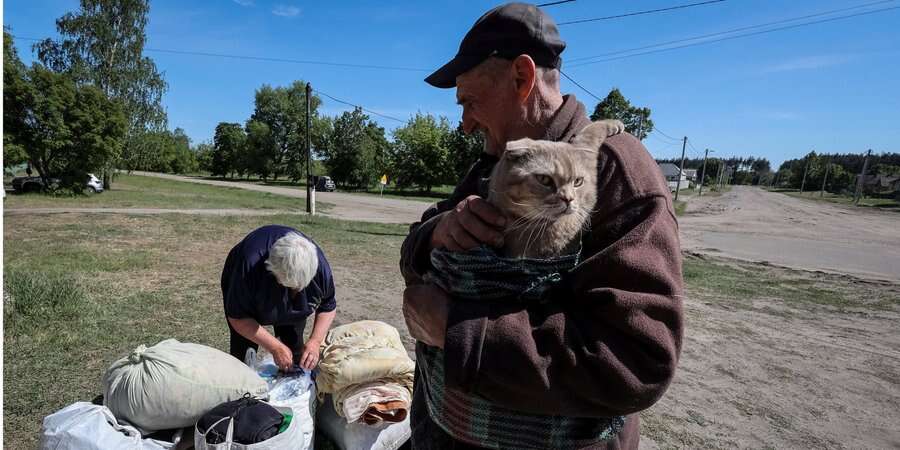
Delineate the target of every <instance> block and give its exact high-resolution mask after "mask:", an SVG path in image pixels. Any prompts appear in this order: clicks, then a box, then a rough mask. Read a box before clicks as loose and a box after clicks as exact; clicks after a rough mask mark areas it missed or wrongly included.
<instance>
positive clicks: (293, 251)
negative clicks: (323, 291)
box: [266, 233, 319, 290]
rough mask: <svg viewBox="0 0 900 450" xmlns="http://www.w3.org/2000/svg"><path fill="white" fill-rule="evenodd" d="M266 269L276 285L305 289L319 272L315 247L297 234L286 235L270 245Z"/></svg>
mask: <svg viewBox="0 0 900 450" xmlns="http://www.w3.org/2000/svg"><path fill="white" fill-rule="evenodd" d="M266 268H267V269H269V272H272V275H275V278H276V279H277V280H278V284H280V285H282V286H284V287H288V288H291V289H297V290H300V289H305V288H306V286H308V285H309V282H310V281H312V279H313V277H314V276H316V271H317V270H319V255H318V254H317V253H316V245H315V244H313V243H312V242H310V240H309V239H306V238H305V237H303V236H301V235H299V234H297V233H288V234H286V235H284V236H282V237H281V238H279V239H278V240H277V241H275V243H274V244H272V248H270V249H269V258H268V259H266Z"/></svg>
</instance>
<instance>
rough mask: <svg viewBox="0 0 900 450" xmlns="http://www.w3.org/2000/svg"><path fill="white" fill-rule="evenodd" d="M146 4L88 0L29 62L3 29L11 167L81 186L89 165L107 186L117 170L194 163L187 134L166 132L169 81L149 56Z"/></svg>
mask: <svg viewBox="0 0 900 450" xmlns="http://www.w3.org/2000/svg"><path fill="white" fill-rule="evenodd" d="M149 11H150V4H149V1H148V0H81V2H80V4H79V9H78V10H77V11H74V12H70V13H67V14H65V15H63V16H62V17H60V18H59V19H57V21H56V29H57V31H58V32H59V34H60V39H58V40H52V39H46V40H44V41H41V42H39V43H38V44H36V45H35V46H34V50H36V51H37V57H38V61H36V62H34V63H33V64H32V65H31V66H30V67H26V66H25V65H24V64H23V63H22V61H21V60H20V59H19V56H18V54H17V53H16V50H15V46H14V45H13V37H12V35H11V34H10V33H9V32H8V31H7V30H4V33H3V60H4V85H3V100H4V117H3V120H4V134H3V141H4V155H3V156H4V164H6V165H7V166H12V165H16V164H20V163H23V162H28V163H29V164H31V165H32V166H33V167H34V168H35V169H36V170H37V172H38V174H39V175H40V176H41V177H43V178H44V179H45V181H47V178H51V177H52V178H60V179H61V180H62V181H63V184H64V185H68V186H70V187H72V188H73V189H75V190H79V189H81V188H82V187H83V183H84V180H85V177H86V174H87V173H89V172H93V173H97V174H99V175H101V177H102V178H103V180H104V184H106V187H107V188H108V187H109V184H110V181H111V176H112V174H113V172H114V169H115V168H117V167H122V166H128V165H137V164H146V165H147V166H148V167H155V168H159V169H160V170H173V168H174V169H181V168H182V167H184V166H186V165H187V164H189V162H190V161H191V159H192V154H189V153H188V152H185V151H184V150H185V145H184V144H185V140H184V138H186V136H184V133H183V132H178V131H177V130H176V132H174V133H170V132H167V131H166V114H165V111H164V109H163V108H162V95H163V93H165V91H166V88H167V86H166V83H165V81H164V80H163V77H162V75H161V74H160V73H159V71H158V70H157V68H156V65H155V64H154V62H153V61H152V60H151V59H150V58H147V57H145V56H144V55H143V51H144V41H145V32H144V28H145V27H146V25H147V16H148V13H149ZM138 161H140V162H138ZM46 184H47V183H45V185H46Z"/></svg>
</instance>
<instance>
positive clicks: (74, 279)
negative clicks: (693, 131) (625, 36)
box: [3, 176, 900, 449]
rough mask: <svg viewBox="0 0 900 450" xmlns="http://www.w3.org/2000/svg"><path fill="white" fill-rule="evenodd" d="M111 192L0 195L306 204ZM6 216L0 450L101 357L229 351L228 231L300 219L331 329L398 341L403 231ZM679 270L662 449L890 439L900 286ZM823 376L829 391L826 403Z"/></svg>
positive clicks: (163, 188)
mask: <svg viewBox="0 0 900 450" xmlns="http://www.w3.org/2000/svg"><path fill="white" fill-rule="evenodd" d="M115 187H116V190H114V191H110V192H106V193H103V194H100V195H97V196H92V197H77V198H67V197H47V196H41V195H27V196H7V198H6V200H5V206H6V207H7V208H11V207H22V208H27V207H29V206H32V205H33V206H38V205H39V206H61V205H62V206H73V207H74V206H78V207H85V206H88V207H113V206H114V207H139V208H148V207H161V208H200V207H203V208H259V209H291V210H297V209H300V208H301V207H302V205H300V204H297V205H295V206H294V207H293V208H292V207H291V205H292V204H294V203H298V202H297V201H296V200H295V199H289V198H283V197H279V196H275V195H267V194H262V193H256V192H250V191H244V190H239V189H231V188H221V187H215V186H204V185H196V184H191V183H179V182H172V181H168V180H162V179H155V178H148V177H139V176H122V177H121V178H120V179H119V180H118V182H117V183H116V185H115ZM685 200H688V201H689V200H690V199H689V198H686V199H685ZM91 202H94V203H91ZM4 220H5V226H4V230H3V232H4V236H3V239H4V246H5V249H6V250H5V252H4V255H3V258H4V299H3V302H4V312H3V313H4V322H5V327H4V369H3V370H4V373H3V378H4V381H5V383H4V388H3V389H4V403H5V410H4V425H3V426H4V437H5V442H6V448H15V449H27V448H34V447H35V446H36V444H37V439H38V433H39V429H40V423H41V419H42V418H43V417H44V416H46V415H48V414H50V413H52V412H54V411H56V410H58V409H60V408H62V407H64V406H65V405H68V404H70V403H72V402H75V401H79V400H90V399H92V398H94V397H95V396H96V395H98V394H99V393H100V392H101V386H100V380H101V377H102V375H103V373H104V371H105V369H106V368H107V367H108V366H109V364H110V363H112V362H113V361H115V360H116V359H118V358H120V357H121V356H123V355H125V354H127V353H128V352H130V351H131V350H132V349H133V348H134V347H136V346H138V345H139V344H147V345H152V344H155V343H157V342H159V341H161V340H163V339H167V338H176V339H179V340H182V341H188V342H196V343H201V344H206V345H210V346H213V347H216V348H219V349H223V350H225V349H227V339H228V333H227V328H226V326H225V324H224V318H223V313H222V307H221V293H220V292H219V277H220V271H221V267H222V264H223V262H224V259H225V256H226V255H227V252H228V251H229V250H230V248H231V246H232V245H234V243H236V242H237V241H238V240H240V239H241V238H242V237H243V236H244V235H245V234H246V233H247V232H249V231H250V230H252V229H253V228H255V227H258V226H261V225H264V224H268V223H282V224H286V225H290V226H294V227H297V228H299V229H301V230H302V231H304V232H305V233H307V234H309V235H310V236H312V237H313V238H314V239H315V240H316V241H317V242H318V243H319V244H320V245H321V246H322V247H323V249H324V250H325V252H326V255H327V256H328V258H329V261H330V263H331V265H332V269H333V271H334V274H335V280H336V283H337V297H338V316H337V323H338V324H340V323H347V322H353V321H357V320H362V319H374V320H382V321H385V322H387V323H389V324H391V325H393V326H395V327H397V328H398V329H399V330H400V333H401V336H402V338H403V340H404V343H405V344H406V345H407V346H408V348H410V349H411V348H412V343H413V341H412V340H411V338H410V337H409V335H408V333H407V332H406V328H405V325H404V322H403V318H402V313H401V293H402V289H403V282H402V279H401V277H400V274H399V270H398V268H397V261H398V257H399V252H400V245H401V243H402V241H403V238H404V237H405V236H406V233H407V228H406V226H404V225H382V224H368V223H360V222H347V221H339V220H333V219H328V218H322V217H315V218H310V217H307V216H304V215H297V214H285V215H276V216H265V217H254V216H240V217H234V216H224V217H219V216H194V215H179V214H163V215H153V216H138V215H127V214H109V215H106V214H105V215H97V214H66V215H15V216H7V217H5V218H4ZM684 280H685V284H686V290H687V292H686V294H687V295H686V299H685V314H686V320H687V332H686V335H685V344H684V345H685V347H684V351H683V354H682V360H681V364H680V369H679V372H678V374H677V375H676V380H675V382H674V383H673V386H672V387H671V388H670V391H669V393H668V394H667V395H666V396H665V397H664V398H663V400H662V402H661V403H660V404H658V405H657V406H655V407H653V408H651V409H650V410H648V411H645V412H644V413H642V420H643V423H644V424H643V428H642V434H643V435H644V436H645V437H646V438H647V439H648V440H652V441H654V442H655V443H656V444H657V445H659V446H660V447H662V448H675V447H688V448H699V447H703V448H708V447H756V448H759V447H767V446H769V447H776V448H778V447H798V446H799V447H839V446H840V444H841V442H842V440H841V438H840V437H839V436H838V435H839V433H840V432H841V431H840V430H842V429H846V428H849V429H853V430H856V429H862V430H863V431H860V432H858V433H855V435H856V436H862V437H864V438H867V439H874V440H873V441H864V442H863V443H862V444H860V445H857V446H863V447H865V446H872V445H865V444H866V442H869V443H871V442H874V443H875V444H874V445H875V446H876V447H877V446H878V445H879V444H880V443H884V442H889V441H888V440H885V439H889V438H884V437H883V433H882V434H879V432H878V430H877V429H876V430H874V431H873V430H872V429H868V428H860V427H866V426H867V424H869V423H873V420H874V419H873V418H876V417H877V418H880V419H878V420H882V421H887V422H891V421H892V420H893V419H898V420H900V418H898V417H896V416H897V415H898V413H897V412H898V411H900V381H898V380H900V363H897V361H896V360H894V359H891V358H890V357H886V356H885V355H888V356H889V355H890V351H891V350H890V349H892V348H898V347H900V338H898V336H897V335H896V333H892V332H889V331H886V330H890V329H893V327H895V324H896V322H897V320H900V314H898V306H900V286H898V285H896V284H878V283H870V282H864V281H860V280H857V279H853V278H850V277H844V276H841V275H828V274H820V273H811V272H802V271H793V270H788V269H782V268H778V267H773V266H767V265H760V264H746V263H737V262H730V261H726V260H713V259H706V258H702V257H695V256H687V257H686V259H685V262H684ZM307 331H309V330H307ZM796 349H802V353H798V351H797V350H796ZM800 355H802V356H800ZM834 378H836V379H840V380H843V381H842V382H841V383H842V384H841V386H842V389H841V390H840V391H838V392H831V393H830V394H829V395H828V396H827V397H823V392H830V391H829V390H830V388H831V386H832V379H834ZM891 393H898V394H897V395H894V394H891ZM784 398H790V399H791V401H790V402H787V403H785V402H783V401H782V399H784ZM860 408H862V410H860ZM809 411H812V412H809ZM810 414H812V415H810ZM836 436H837V437H836Z"/></svg>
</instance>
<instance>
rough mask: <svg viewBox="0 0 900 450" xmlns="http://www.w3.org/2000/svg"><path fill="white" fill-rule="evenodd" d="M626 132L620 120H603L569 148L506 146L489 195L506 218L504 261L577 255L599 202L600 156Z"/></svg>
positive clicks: (565, 145) (567, 145)
mask: <svg viewBox="0 0 900 450" xmlns="http://www.w3.org/2000/svg"><path fill="white" fill-rule="evenodd" d="M624 130H625V125H624V124H622V122H620V121H618V120H602V121H599V122H594V123H592V124H590V125H588V126H587V127H585V128H584V129H583V130H581V132H579V133H578V135H577V136H576V137H575V140H574V141H573V142H572V143H568V142H552V141H536V140H532V139H520V140H517V141H512V142H509V143H508V144H507V145H506V150H505V152H504V153H503V155H502V156H501V158H500V161H498V162H497V164H496V166H494V169H493V171H492V172H491V177H490V182H489V190H490V193H489V195H488V201H489V202H491V203H492V204H493V205H494V206H496V207H497V208H499V209H500V211H501V212H502V213H503V214H504V215H505V216H506V218H507V226H506V229H505V230H504V245H503V248H502V250H501V251H502V254H503V255H504V256H509V257H517V258H550V257H554V256H560V255H564V254H569V253H572V252H574V251H577V250H578V246H579V242H580V235H581V231H582V230H583V229H585V227H587V225H588V222H589V220H590V215H591V212H592V211H593V209H594V204H595V203H596V201H597V153H598V150H599V149H600V146H601V145H602V144H603V141H604V140H606V138H607V137H609V136H613V135H616V134H619V133H621V132H622V131H624ZM567 201H568V204H567Z"/></svg>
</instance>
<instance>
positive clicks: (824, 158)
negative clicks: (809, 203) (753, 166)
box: [775, 152, 900, 195]
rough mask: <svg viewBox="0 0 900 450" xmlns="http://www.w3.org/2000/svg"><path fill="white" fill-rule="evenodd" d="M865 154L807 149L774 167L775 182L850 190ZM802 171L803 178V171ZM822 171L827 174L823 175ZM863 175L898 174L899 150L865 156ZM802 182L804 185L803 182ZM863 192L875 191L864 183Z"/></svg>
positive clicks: (829, 190) (831, 190)
mask: <svg viewBox="0 0 900 450" xmlns="http://www.w3.org/2000/svg"><path fill="white" fill-rule="evenodd" d="M864 161H865V154H863V153H857V154H854V153H843V154H819V153H816V152H810V153H808V154H807V155H806V156H804V157H803V158H798V159H790V160H787V161H785V162H784V163H782V164H781V166H780V167H779V168H778V172H777V174H776V175H775V176H776V178H775V179H776V182H777V185H778V186H783V187H789V188H793V189H800V188H801V186H803V188H804V189H805V190H809V191H811V190H819V189H821V188H822V182H823V181H824V182H825V190H826V191H828V192H831V193H834V194H852V193H853V192H854V191H855V189H856V184H857V180H858V178H857V177H858V175H859V174H860V172H861V171H862V169H863V164H864ZM804 172H806V181H805V182H804V178H803V174H804ZM826 172H827V175H828V178H827V179H826V178H825V176H826ZM866 175H888V176H900V153H881V154H873V155H871V156H870V157H869V165H868V167H867V170H866ZM804 184H805V186H804ZM864 188H865V190H864V192H863V193H864V194H867V195H872V194H878V192H876V190H875V189H874V188H873V187H870V186H864Z"/></svg>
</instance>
